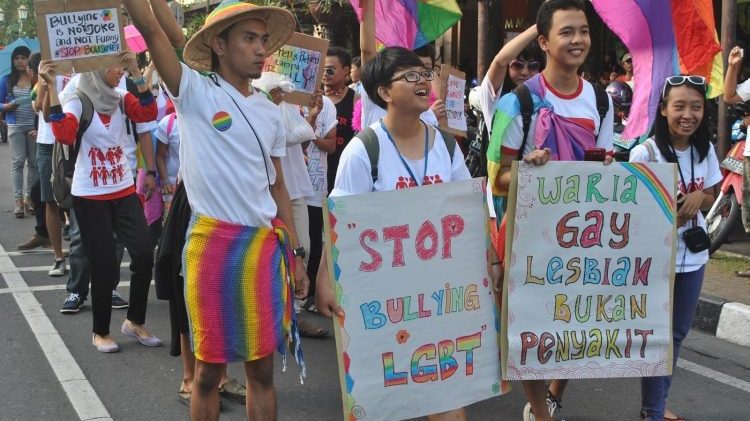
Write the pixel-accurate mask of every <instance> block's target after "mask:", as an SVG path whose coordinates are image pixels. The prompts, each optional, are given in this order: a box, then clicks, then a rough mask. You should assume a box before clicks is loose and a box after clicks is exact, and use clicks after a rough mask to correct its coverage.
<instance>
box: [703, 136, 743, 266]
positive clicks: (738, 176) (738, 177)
mask: <svg viewBox="0 0 750 421" xmlns="http://www.w3.org/2000/svg"><path fill="white" fill-rule="evenodd" d="M744 152H745V140H740V141H738V142H737V143H735V145H734V146H733V147H732V149H730V151H729V153H728V154H727V157H726V158H724V161H722V162H721V172H722V174H723V176H724V181H723V182H722V183H721V191H720V192H719V196H718V197H717V198H716V201H714V204H713V206H711V210H709V211H708V213H707V214H706V227H707V228H708V238H710V239H711V247H710V248H709V249H708V253H709V254H713V252H715V251H716V250H718V249H719V247H721V246H722V244H724V243H725V242H726V241H727V239H728V238H729V235H730V234H731V233H732V228H733V227H734V226H735V224H736V223H737V220H738V219H739V218H740V215H741V213H742V172H743V160H744Z"/></svg>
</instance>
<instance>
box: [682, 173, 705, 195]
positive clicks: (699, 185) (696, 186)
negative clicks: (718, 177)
mask: <svg viewBox="0 0 750 421" xmlns="http://www.w3.org/2000/svg"><path fill="white" fill-rule="evenodd" d="M705 182H706V179H705V177H696V178H695V181H690V182H689V183H688V188H687V189H686V188H685V185H684V184H682V180H680V181H679V182H678V183H677V185H678V187H677V188H678V189H679V190H680V192H681V193H683V194H688V193H692V192H694V191H702V190H703V186H704V185H705Z"/></svg>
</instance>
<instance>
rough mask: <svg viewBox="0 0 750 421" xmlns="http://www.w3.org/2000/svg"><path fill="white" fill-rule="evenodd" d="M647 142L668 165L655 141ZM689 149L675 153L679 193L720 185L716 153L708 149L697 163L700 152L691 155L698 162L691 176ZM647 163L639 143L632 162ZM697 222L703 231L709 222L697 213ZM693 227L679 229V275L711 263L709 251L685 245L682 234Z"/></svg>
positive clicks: (712, 149)
mask: <svg viewBox="0 0 750 421" xmlns="http://www.w3.org/2000/svg"><path fill="white" fill-rule="evenodd" d="M646 142H649V143H650V144H651V146H652V147H653V149H654V158H655V160H656V161H657V162H667V160H666V159H664V156H663V155H662V154H661V152H659V148H658V147H657V146H656V142H654V139H653V138H649V139H647V140H646ZM644 143H645V142H644ZM690 150H691V148H688V149H686V150H684V151H675V152H676V154H677V161H678V162H679V168H680V172H682V177H680V176H679V174H678V176H677V181H678V183H677V185H678V189H679V191H680V192H682V193H683V194H687V193H688V190H689V191H690V192H693V191H696V190H705V189H707V188H710V187H713V186H715V185H716V184H718V183H720V182H721V179H722V177H721V171H720V170H719V160H718V159H717V158H716V152H715V151H714V148H713V146H711V147H709V148H708V155H707V156H706V158H705V159H704V160H703V161H702V162H698V159H699V156H698V151H697V150H693V154H692V155H693V159H694V161H695V163H694V164H693V165H694V166H693V168H694V169H695V174H693V176H692V177H691V174H690V173H691V166H690V155H691V154H690ZM648 161H649V154H648V148H646V145H644V144H640V145H638V146H636V147H635V148H633V150H631V151H630V162H648ZM683 179H684V180H685V182H687V183H689V184H691V185H690V186H689V187H690V188H689V189H686V188H685V184H684V183H683V182H682V180H683ZM693 179H695V185H694V186H693V185H692V183H693V182H692V181H691V180H693ZM697 219H698V225H699V226H701V227H703V229H706V220H705V219H704V218H703V213H701V212H698V215H697ZM693 226H695V225H694V223H693V222H692V221H689V222H688V223H686V224H685V225H684V226H682V227H677V259H676V265H677V269H676V270H677V272H680V273H683V272H693V271H696V270H698V269H700V268H701V266H703V265H705V264H706V262H707V261H708V250H705V251H702V252H700V253H693V252H691V251H690V250H688V249H687V248H686V247H685V242H684V241H683V240H682V233H683V231H685V230H686V229H688V228H692V227H693Z"/></svg>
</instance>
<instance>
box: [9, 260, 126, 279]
mask: <svg viewBox="0 0 750 421" xmlns="http://www.w3.org/2000/svg"><path fill="white" fill-rule="evenodd" d="M120 267H121V268H126V267H130V262H123V263H122V264H120ZM51 268H52V267H51V266H21V267H18V268H13V270H17V271H19V272H46V271H48V270H50V269H51ZM65 268H66V269H65V270H66V271H70V265H67V264H66V265H65ZM67 276H68V273H67V272H66V273H65V277H67ZM61 278H62V277H61Z"/></svg>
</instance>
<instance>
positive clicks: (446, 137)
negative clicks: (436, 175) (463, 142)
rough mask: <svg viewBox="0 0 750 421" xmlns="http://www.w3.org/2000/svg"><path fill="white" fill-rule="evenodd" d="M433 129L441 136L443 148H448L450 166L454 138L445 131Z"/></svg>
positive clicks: (454, 148) (438, 128)
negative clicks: (443, 143)
mask: <svg viewBox="0 0 750 421" xmlns="http://www.w3.org/2000/svg"><path fill="white" fill-rule="evenodd" d="M435 128H436V129H437V131H439V132H440V134H441V135H442V136H443V141H444V142H445V147H446V148H448V155H449V156H450V157H451V164H452V163H453V153H454V152H455V151H456V137H455V136H453V135H452V134H451V133H448V132H447V131H445V130H443V129H441V128H440V127H435Z"/></svg>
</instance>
